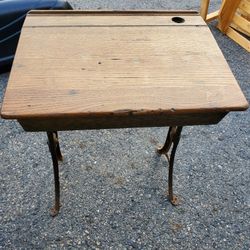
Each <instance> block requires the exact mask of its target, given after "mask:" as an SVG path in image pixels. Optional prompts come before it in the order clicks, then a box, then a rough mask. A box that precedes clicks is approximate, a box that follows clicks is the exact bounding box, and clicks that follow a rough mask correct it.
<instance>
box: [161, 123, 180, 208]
mask: <svg viewBox="0 0 250 250" xmlns="http://www.w3.org/2000/svg"><path fill="white" fill-rule="evenodd" d="M181 131H182V127H177V126H175V127H170V128H169V130H168V135H167V139H166V141H165V144H164V145H163V147H162V148H159V149H158V150H157V152H158V153H159V154H164V155H165V156H166V157H167V159H168V162H169V172H168V199H169V201H170V202H171V203H172V204H173V205H175V206H176V205H178V203H179V201H178V198H177V197H176V196H175V195H174V194H173V168H174V157H175V153H176V149H177V146H178V143H179V141H180V137H181ZM171 146H172V150H171V153H170V156H169V154H168V152H169V150H170V148H171Z"/></svg>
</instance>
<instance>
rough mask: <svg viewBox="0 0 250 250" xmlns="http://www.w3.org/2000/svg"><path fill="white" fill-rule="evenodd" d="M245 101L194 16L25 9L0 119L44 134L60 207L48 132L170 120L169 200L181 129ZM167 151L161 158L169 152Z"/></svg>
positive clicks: (53, 144)
mask: <svg viewBox="0 0 250 250" xmlns="http://www.w3.org/2000/svg"><path fill="white" fill-rule="evenodd" d="M247 107H248V103H247V101H246V99H245V97H244V95H243V94H242V92H241V90H240V88H239V86H238V84H237V82H236V80H235V78H234V76H233V74H232V73H231V71H230V69H229V66H228V64H227V63H226V60H225V59H224V57H223V55H222V53H221V51H220V49H219V47H218V45H217V44H216V42H215V40H214V38H213V36H212V34H211V32H210V30H209V28H208V27H207V25H206V23H205V22H204V21H203V20H202V18H201V17H200V16H198V15H197V14H195V13H194V12H190V11H189V12H182V11H180V12H166V11H147V12H146V11H125V12H119V11H118V12H117V11H116V12H111V11H99V12H98V11H60V12H56V11H32V12H30V13H29V15H28V16H27V18H26V20H25V23H24V26H23V29H22V34H21V37H20V40H19V44H18V48H17V52H16V57H15V61H14V64H13V67H12V71H11V74H10V78H9V82H8V86H7V89H6V93H5V97H4V101H3V106H2V110H1V116H2V117H3V118H5V119H16V120H17V121H18V122H19V123H20V124H21V126H22V127H23V128H24V130H25V131H34V132H35V131H46V132H47V135H48V141H49V149H50V152H51V155H52V160H53V166H54V179H55V204H54V207H53V209H52V215H53V216H55V215H57V214H58V212H59V208H60V185H59V173H58V172H59V170H58V160H62V155H61V152H60V148H59V141H58V134H57V131H61V130H80V129H107V128H131V127H159V126H169V127H170V129H169V132H168V135H167V139H166V142H165V144H164V146H163V147H162V148H160V149H158V152H159V153H160V154H165V155H166V156H167V158H168V161H169V177H168V199H169V200H170V202H171V203H172V204H174V205H176V204H177V198H176V197H175V196H174V195H173V189H172V183H173V181H172V175H173V164H174V157H175V152H176V148H177V145H178V142H179V139H180V135H181V130H182V127H183V126H187V125H207V124H216V123H218V122H219V121H220V120H221V119H222V118H223V117H224V116H225V115H226V114H227V113H228V112H230V111H240V110H245V109H247ZM169 151H170V155H168V152H169Z"/></svg>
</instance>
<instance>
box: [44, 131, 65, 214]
mask: <svg viewBox="0 0 250 250" xmlns="http://www.w3.org/2000/svg"><path fill="white" fill-rule="evenodd" d="M47 136H48V144H49V150H50V153H51V157H52V161H53V170H54V182H55V204H54V206H53V208H51V211H50V215H51V216H53V217H54V216H56V215H58V213H59V210H60V181H59V169H58V161H61V160H62V159H63V158H62V154H61V151H60V147H59V141H58V134H57V132H47Z"/></svg>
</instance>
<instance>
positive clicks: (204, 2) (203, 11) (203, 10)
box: [200, 0, 210, 21]
mask: <svg viewBox="0 0 250 250" xmlns="http://www.w3.org/2000/svg"><path fill="white" fill-rule="evenodd" d="M209 3H210V0H201V4H200V6H201V7H200V15H201V17H202V18H203V20H205V21H206V19H207V13H208V7H209Z"/></svg>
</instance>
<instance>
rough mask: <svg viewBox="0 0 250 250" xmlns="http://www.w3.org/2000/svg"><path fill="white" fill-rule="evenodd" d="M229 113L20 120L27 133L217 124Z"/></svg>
mask: <svg viewBox="0 0 250 250" xmlns="http://www.w3.org/2000/svg"><path fill="white" fill-rule="evenodd" d="M226 114H227V113H211V114H207V113H202V114H196V113H195V114H177V115H165V114H144V115H133V114H130V115H127V114H125V115H113V116H103V117H99V116H92V117H85V118H84V119H83V118H79V117H70V119H69V118H68V117H65V118H63V117H58V118H38V119H33V118H31V119H23V120H18V122H19V123H20V124H21V126H22V127H23V129H24V130H25V131H31V132H32V131H54V130H56V131H63V130H84V129H110V128H139V127H168V126H187V125H208V124H216V123H218V122H219V121H221V119H222V118H223V117H224V116H225V115H226Z"/></svg>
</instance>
